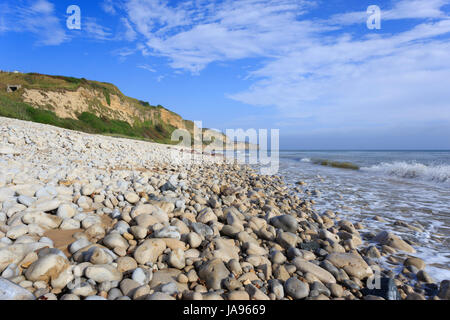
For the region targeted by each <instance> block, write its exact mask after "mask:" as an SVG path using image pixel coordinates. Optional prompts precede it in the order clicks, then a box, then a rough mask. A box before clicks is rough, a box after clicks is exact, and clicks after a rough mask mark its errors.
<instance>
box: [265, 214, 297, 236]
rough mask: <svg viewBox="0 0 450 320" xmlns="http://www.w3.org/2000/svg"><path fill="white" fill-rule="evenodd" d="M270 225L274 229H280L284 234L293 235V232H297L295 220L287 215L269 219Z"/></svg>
mask: <svg viewBox="0 0 450 320" xmlns="http://www.w3.org/2000/svg"><path fill="white" fill-rule="evenodd" d="M270 224H272V225H273V226H274V227H276V228H280V229H282V230H283V231H286V232H292V233H295V232H297V229H298V222H297V220H296V219H295V218H294V217H293V216H291V215H288V214H285V215H282V216H278V217H273V218H272V219H270Z"/></svg>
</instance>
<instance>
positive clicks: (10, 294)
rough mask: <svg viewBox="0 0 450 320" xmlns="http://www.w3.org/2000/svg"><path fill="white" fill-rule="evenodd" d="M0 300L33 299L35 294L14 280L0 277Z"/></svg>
mask: <svg viewBox="0 0 450 320" xmlns="http://www.w3.org/2000/svg"><path fill="white" fill-rule="evenodd" d="M0 300H35V296H34V295H33V294H32V293H31V292H30V291H28V290H26V289H24V288H22V287H21V286H19V285H17V284H15V283H14V282H11V281H9V280H8V279H5V278H0Z"/></svg>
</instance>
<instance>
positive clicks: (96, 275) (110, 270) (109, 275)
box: [84, 264, 122, 283]
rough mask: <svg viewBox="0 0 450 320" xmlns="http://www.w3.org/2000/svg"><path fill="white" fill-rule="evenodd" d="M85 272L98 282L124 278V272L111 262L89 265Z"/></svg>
mask: <svg viewBox="0 0 450 320" xmlns="http://www.w3.org/2000/svg"><path fill="white" fill-rule="evenodd" d="M84 273H85V275H86V277H87V278H88V279H92V280H94V281H95V282H98V283H100V282H106V281H121V280H122V273H121V272H119V270H117V268H114V267H113V266H111V265H109V264H104V265H95V266H92V267H88V268H86V270H85V272H84Z"/></svg>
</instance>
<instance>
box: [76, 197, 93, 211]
mask: <svg viewBox="0 0 450 320" xmlns="http://www.w3.org/2000/svg"><path fill="white" fill-rule="evenodd" d="M92 204H93V201H92V199H91V198H89V197H86V196H82V197H80V198H79V199H78V201H77V205H78V206H79V207H80V208H82V209H84V210H88V209H90V208H91V207H92Z"/></svg>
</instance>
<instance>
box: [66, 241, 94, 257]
mask: <svg viewBox="0 0 450 320" xmlns="http://www.w3.org/2000/svg"><path fill="white" fill-rule="evenodd" d="M91 244H92V243H91V242H90V241H89V240H88V239H86V238H80V239H78V240H76V241H74V242H72V244H70V245H69V252H70V253H72V254H74V253H75V252H77V251H79V250H81V249H83V248H86V247H87V246H89V245H91Z"/></svg>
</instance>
